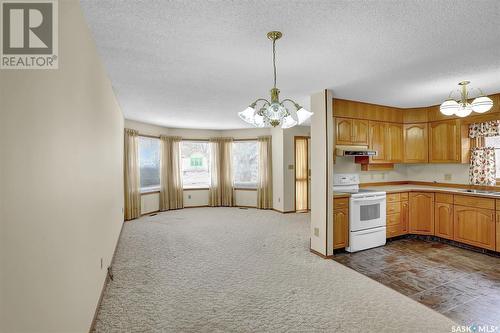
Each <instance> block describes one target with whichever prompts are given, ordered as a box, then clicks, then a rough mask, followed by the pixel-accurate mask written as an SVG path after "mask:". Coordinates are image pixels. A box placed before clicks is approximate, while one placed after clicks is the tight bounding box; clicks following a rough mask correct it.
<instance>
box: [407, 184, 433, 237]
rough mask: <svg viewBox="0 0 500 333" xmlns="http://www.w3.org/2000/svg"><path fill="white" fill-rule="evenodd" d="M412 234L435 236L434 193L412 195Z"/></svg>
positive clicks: (410, 217) (410, 218)
mask: <svg viewBox="0 0 500 333" xmlns="http://www.w3.org/2000/svg"><path fill="white" fill-rule="evenodd" d="M409 225H410V228H409V229H410V233H412V234H419V235H434V193H426V192H412V193H410V213H409Z"/></svg>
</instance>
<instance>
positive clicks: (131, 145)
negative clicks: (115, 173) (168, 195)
mask: <svg viewBox="0 0 500 333" xmlns="http://www.w3.org/2000/svg"><path fill="white" fill-rule="evenodd" d="M123 165H124V170H123V171H124V177H125V179H124V184H125V220H132V219H135V218H138V217H139V216H141V182H140V173H139V171H140V170H139V133H138V132H137V131H135V130H132V129H127V128H126V129H125V147H124V163H123Z"/></svg>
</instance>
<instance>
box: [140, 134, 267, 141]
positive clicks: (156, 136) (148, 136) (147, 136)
mask: <svg viewBox="0 0 500 333" xmlns="http://www.w3.org/2000/svg"><path fill="white" fill-rule="evenodd" d="M139 136H143V137H146V138H152V139H159V138H160V136H159V135H150V134H141V133H139ZM214 138H217V137H216V136H215V137H214ZM181 141H198V142H208V141H210V138H208V139H187V138H186V139H184V138H182V140H181ZM233 141H257V138H250V139H233Z"/></svg>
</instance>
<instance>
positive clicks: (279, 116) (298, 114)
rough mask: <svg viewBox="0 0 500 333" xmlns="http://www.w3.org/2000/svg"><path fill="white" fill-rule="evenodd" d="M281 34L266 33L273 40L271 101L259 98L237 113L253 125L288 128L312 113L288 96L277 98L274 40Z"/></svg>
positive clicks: (274, 32) (276, 32)
mask: <svg viewBox="0 0 500 333" xmlns="http://www.w3.org/2000/svg"><path fill="white" fill-rule="evenodd" d="M282 36H283V34H282V33H281V32H280V31H271V32H268V33H267V38H269V39H270V40H272V42H273V70H274V86H273V88H272V89H271V101H270V102H269V101H268V100H267V99H265V98H259V99H257V100H255V102H253V103H252V104H250V106H249V107H247V108H246V109H245V110H244V111H241V112H239V113H238V115H239V116H240V118H241V119H243V120H244V121H246V122H247V123H249V124H252V125H253V126H255V127H277V126H281V128H290V127H293V126H295V125H300V124H302V123H303V122H304V121H306V120H307V119H308V118H310V117H311V116H312V115H313V113H312V112H310V111H308V110H306V109H304V108H303V107H302V106H300V105H299V104H298V103H296V102H294V101H293V100H291V99H289V98H287V99H284V100H282V101H280V99H279V94H280V91H279V89H278V88H276V41H277V40H278V39H280V38H281V37H282ZM285 103H287V104H290V105H291V106H292V107H291V108H290V109H289V108H287V107H286V106H285ZM258 104H260V107H257V105H258Z"/></svg>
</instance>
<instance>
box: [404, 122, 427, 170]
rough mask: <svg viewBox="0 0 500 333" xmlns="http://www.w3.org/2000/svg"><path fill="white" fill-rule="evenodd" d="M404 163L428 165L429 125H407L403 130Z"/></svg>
mask: <svg viewBox="0 0 500 333" xmlns="http://www.w3.org/2000/svg"><path fill="white" fill-rule="evenodd" d="M403 141H404V159H403V160H404V162H405V163H427V162H428V161H429V157H428V147H429V146H428V144H429V143H428V141H427V124H406V125H404V129H403Z"/></svg>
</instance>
